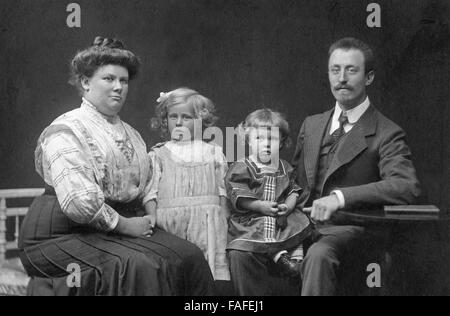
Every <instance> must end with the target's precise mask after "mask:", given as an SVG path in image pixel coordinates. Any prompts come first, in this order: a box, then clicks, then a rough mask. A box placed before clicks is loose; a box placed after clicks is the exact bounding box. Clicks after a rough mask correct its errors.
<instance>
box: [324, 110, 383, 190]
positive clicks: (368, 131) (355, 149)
mask: <svg viewBox="0 0 450 316" xmlns="http://www.w3.org/2000/svg"><path fill="white" fill-rule="evenodd" d="M376 126H377V122H376V116H375V108H374V107H373V106H372V105H371V106H370V107H369V108H368V109H367V111H366V113H364V114H363V116H362V117H361V119H360V120H359V121H358V122H357V123H356V125H355V126H354V127H353V128H352V130H351V131H350V132H349V133H348V135H347V137H346V138H345V139H344V141H343V142H342V144H341V145H340V146H339V148H338V149H337V151H336V154H335V155H334V158H333V161H332V162H331V165H330V168H329V169H328V172H327V175H326V177H325V180H324V186H325V183H326V182H327V180H328V178H329V177H330V176H331V175H332V174H333V173H335V172H336V171H337V170H338V169H339V168H341V167H342V166H344V165H346V164H348V163H349V162H350V161H352V160H353V159H355V157H356V156H358V155H359V154H360V153H361V152H363V151H364V150H365V149H366V148H367V142H366V136H370V135H374V134H375V133H376Z"/></svg>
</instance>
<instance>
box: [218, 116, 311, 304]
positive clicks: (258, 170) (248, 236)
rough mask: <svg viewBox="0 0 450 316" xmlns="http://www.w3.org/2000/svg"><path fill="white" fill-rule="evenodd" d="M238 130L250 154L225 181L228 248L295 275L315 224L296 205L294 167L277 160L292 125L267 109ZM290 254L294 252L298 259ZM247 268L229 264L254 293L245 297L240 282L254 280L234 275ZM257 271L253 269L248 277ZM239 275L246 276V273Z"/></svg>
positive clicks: (298, 191)
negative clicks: (259, 257) (228, 203)
mask: <svg viewBox="0 0 450 316" xmlns="http://www.w3.org/2000/svg"><path fill="white" fill-rule="evenodd" d="M240 127H241V130H242V131H243V134H244V135H245V139H246V142H247V143H248V145H249V149H250V156H249V157H248V158H245V159H243V160H240V161H238V162H236V163H235V164H234V165H233V166H232V167H231V168H230V170H229V171H228V173H227V175H226V178H225V184H226V188H227V192H228V197H229V198H230V200H231V202H232V205H233V210H232V211H231V218H230V221H229V243H228V247H227V249H228V250H229V251H235V250H237V251H240V252H251V253H255V254H258V255H262V256H264V257H266V258H269V259H267V260H266V259H264V260H265V261H264V262H270V261H273V262H275V265H276V266H277V267H278V268H279V269H280V270H281V272H282V274H284V275H288V276H295V277H297V276H299V273H300V263H301V261H302V260H303V251H302V243H303V240H304V239H306V238H307V237H308V236H309V235H310V233H311V231H312V225H311V222H310V220H309V218H308V216H306V215H305V214H304V213H303V212H302V211H301V209H300V208H298V207H297V200H298V198H299V194H300V193H301V191H302V189H301V188H300V187H299V186H298V185H297V184H295V182H294V177H293V168H292V167H291V166H290V165H289V163H287V162H286V161H284V160H280V159H279V152H280V148H282V147H285V146H286V145H287V143H288V140H289V137H288V136H289V124H288V122H287V121H286V120H285V119H284V118H283V116H282V115H281V114H280V113H277V112H274V111H272V110H269V109H263V110H258V111H255V112H253V113H251V114H250V115H249V116H248V117H247V118H246V120H245V121H244V122H243V123H242V124H241V126H240ZM288 252H291V253H292V252H295V257H296V258H295V259H297V260H294V258H293V257H291V255H290V254H289V253H288ZM230 258H231V260H233V256H231V255H230ZM243 266H245V265H241V264H239V263H236V262H233V261H232V262H231V267H232V279H233V282H234V283H235V287H236V288H237V289H238V291H240V294H241V295H251V294H252V293H245V291H244V293H243V290H242V288H243V287H242V286H241V284H240V283H242V282H251V281H250V276H249V277H248V279H247V280H236V279H235V276H233V273H234V272H236V271H235V270H234V269H235V267H236V268H237V269H241V270H242V269H244V268H242V267H243ZM245 269H246V268H245ZM254 270H256V269H251V268H249V271H250V272H249V274H250V275H251V274H252V271H254ZM253 274H255V272H253ZM236 275H239V279H244V278H246V277H245V276H246V274H245V271H237V273H236ZM242 276H244V277H242ZM259 278H264V276H259ZM244 287H246V286H244ZM247 288H248V287H247Z"/></svg>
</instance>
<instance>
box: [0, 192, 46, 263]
mask: <svg viewBox="0 0 450 316" xmlns="http://www.w3.org/2000/svg"><path fill="white" fill-rule="evenodd" d="M43 193H44V189H12V190H0V265H1V264H2V263H3V262H4V261H5V255H6V251H7V250H12V249H17V247H18V245H17V244H18V240H19V231H20V227H19V225H20V217H23V216H25V215H26V214H27V212H28V207H11V208H8V206H7V203H6V202H7V200H9V199H23V198H34V197H37V196H40V195H42V194H43ZM8 217H14V218H15V225H14V227H15V230H14V241H10V242H8V241H7V239H6V220H7V218H8Z"/></svg>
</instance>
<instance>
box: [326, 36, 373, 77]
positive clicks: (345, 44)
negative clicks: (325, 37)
mask: <svg viewBox="0 0 450 316" xmlns="http://www.w3.org/2000/svg"><path fill="white" fill-rule="evenodd" d="M336 49H343V50H350V49H356V50H359V51H361V52H362V53H363V55H364V62H365V70H366V74H367V73H369V72H371V71H374V70H375V56H374V54H373V50H372V48H370V46H369V45H368V44H366V43H364V42H363V41H361V40H359V39H357V38H354V37H346V38H342V39H340V40H338V41H337V42H335V43H334V44H333V45H331V47H330V50H329V51H328V60H330V57H331V54H333V52H334V51H335V50H336Z"/></svg>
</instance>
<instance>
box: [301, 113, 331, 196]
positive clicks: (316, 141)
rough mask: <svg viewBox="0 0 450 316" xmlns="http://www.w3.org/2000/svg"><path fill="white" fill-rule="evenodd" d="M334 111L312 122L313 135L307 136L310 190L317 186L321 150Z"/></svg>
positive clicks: (306, 159) (306, 155)
mask: <svg viewBox="0 0 450 316" xmlns="http://www.w3.org/2000/svg"><path fill="white" fill-rule="evenodd" d="M333 111H334V110H331V111H328V112H325V113H323V114H322V115H320V116H319V117H318V118H317V119H316V120H315V121H312V122H311V125H312V126H311V128H310V129H311V130H312V132H311V134H310V135H307V136H306V141H305V145H304V151H305V159H304V161H305V170H306V177H307V179H308V184H309V186H310V188H313V187H314V186H315V181H316V171H317V164H318V163H319V155H320V149H321V147H322V140H323V137H324V135H325V133H326V132H327V131H326V129H327V126H328V121H329V120H330V119H331V116H332V115H333Z"/></svg>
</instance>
